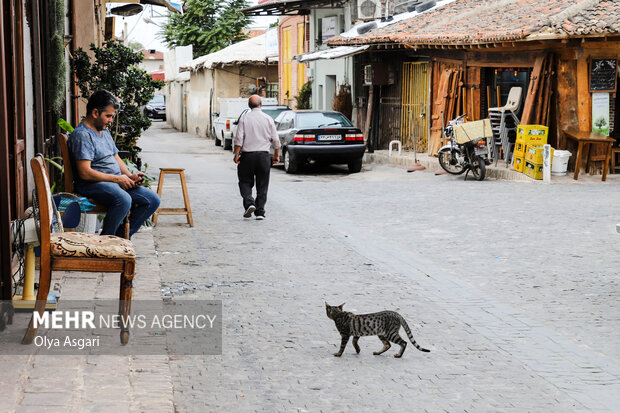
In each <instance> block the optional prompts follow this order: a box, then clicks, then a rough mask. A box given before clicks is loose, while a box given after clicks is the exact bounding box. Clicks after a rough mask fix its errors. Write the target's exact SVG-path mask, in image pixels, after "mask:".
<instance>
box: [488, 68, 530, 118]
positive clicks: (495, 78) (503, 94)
mask: <svg viewBox="0 0 620 413" xmlns="http://www.w3.org/2000/svg"><path fill="white" fill-rule="evenodd" d="M531 71H532V69H531V68H529V67H527V68H526V67H501V68H493V67H487V68H485V70H484V80H485V82H484V83H485V86H486V87H485V88H483V90H482V92H483V93H485V95H486V99H483V101H485V103H486V104H485V105H483V107H482V112H483V115H484V116H483V117H485V118H486V117H488V111H487V109H488V108H493V107H498V106H502V105H504V104H506V101H507V99H508V93H510V88H512V87H515V86H518V87H521V88H522V89H521V104H520V105H519V110H517V112H516V113H515V115H517V117H518V118H519V119H521V114H522V113H523V106H524V103H525V97H526V96H527V93H526V92H527V89H528V86H529V83H530V81H529V79H530V72H531ZM498 96H499V99H498Z"/></svg>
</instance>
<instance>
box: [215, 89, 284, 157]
mask: <svg viewBox="0 0 620 413" xmlns="http://www.w3.org/2000/svg"><path fill="white" fill-rule="evenodd" d="M217 100H218V103H219V105H220V112H219V113H215V114H214V116H216V118H215V120H214V121H213V130H212V131H211V134H212V136H213V138H214V139H215V145H216V146H220V145H221V146H223V147H224V149H232V142H233V138H234V136H235V135H234V132H235V130H236V125H235V122H236V121H237V119H239V116H241V114H242V113H243V111H244V110H246V109H247V108H248V98H218V99H217ZM262 102H263V105H277V104H278V100H277V99H275V98H262Z"/></svg>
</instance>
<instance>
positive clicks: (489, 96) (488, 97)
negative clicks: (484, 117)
mask: <svg viewBox="0 0 620 413" xmlns="http://www.w3.org/2000/svg"><path fill="white" fill-rule="evenodd" d="M491 98H492V96H491V86H487V109H490V108H492V106H491V105H492V103H491Z"/></svg>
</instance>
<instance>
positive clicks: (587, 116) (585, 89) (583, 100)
mask: <svg viewBox="0 0 620 413" xmlns="http://www.w3.org/2000/svg"><path fill="white" fill-rule="evenodd" d="M591 108H592V95H591V94H590V85H589V83H588V61H587V60H586V59H585V58H583V59H579V60H577V118H578V119H579V130H581V131H589V130H592V119H591V117H592V109H591Z"/></svg>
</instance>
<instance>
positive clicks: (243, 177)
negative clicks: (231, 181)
mask: <svg viewBox="0 0 620 413" xmlns="http://www.w3.org/2000/svg"><path fill="white" fill-rule="evenodd" d="M270 171H271V155H270V154H269V152H241V156H240V158H239V167H238V168H237V177H238V178H239V191H240V192H241V196H242V197H243V207H244V208H245V209H248V207H249V206H250V205H254V206H255V207H256V211H254V214H255V215H256V216H264V215H265V203H266V202H267V191H268V189H269V173H270ZM255 179H256V200H254V197H253V196H252V188H253V187H254V180H255Z"/></svg>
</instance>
